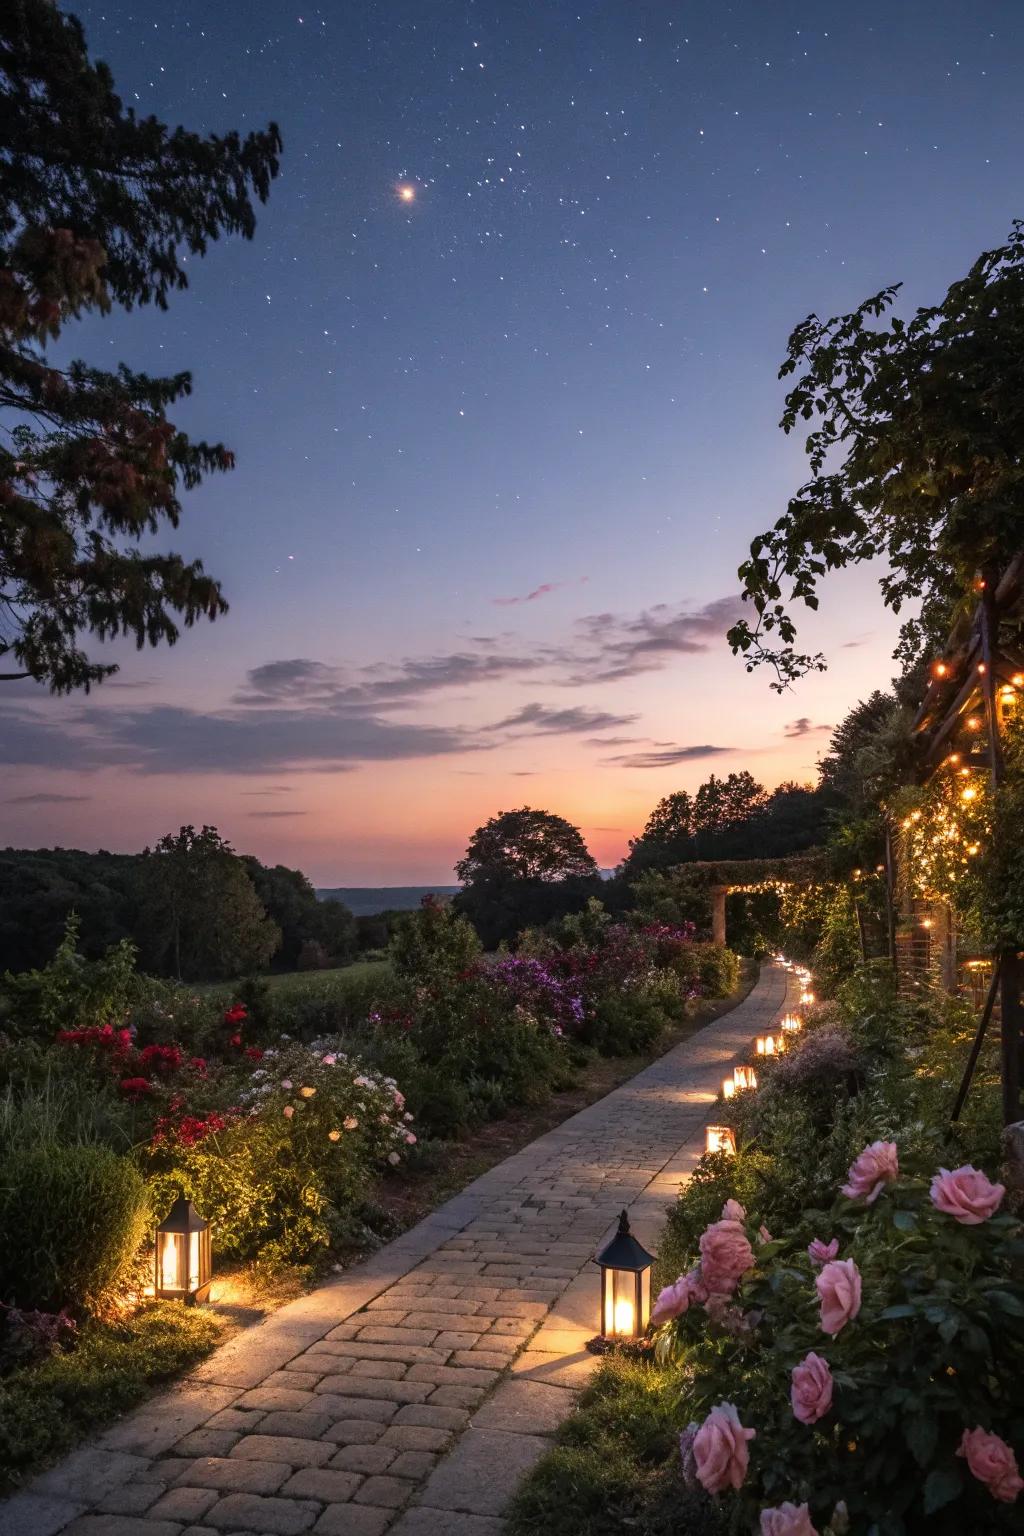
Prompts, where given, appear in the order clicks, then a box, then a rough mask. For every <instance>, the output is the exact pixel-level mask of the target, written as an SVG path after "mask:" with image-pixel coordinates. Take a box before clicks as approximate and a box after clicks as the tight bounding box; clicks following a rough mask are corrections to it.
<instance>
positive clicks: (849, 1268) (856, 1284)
mask: <svg viewBox="0 0 1024 1536" xmlns="http://www.w3.org/2000/svg"><path fill="white" fill-rule="evenodd" d="M814 1285H815V1289H816V1290H817V1292H818V1296H819V1298H820V1300H821V1326H822V1328H823V1329H824V1331H825V1332H826V1333H829V1334H831V1335H832V1337H833V1338H835V1336H836V1334H837V1333H839V1331H840V1329H842V1328H845V1327H846V1324H847V1323H849V1322H852V1321H853V1319H854V1318H855V1317H856V1316H857V1313H858V1312H859V1311H860V1299H861V1297H860V1291H861V1284H860V1270H859V1269H858V1268H857V1266H856V1264H855V1263H854V1261H853V1260H852V1259H833V1260H832V1262H831V1263H830V1264H826V1265H825V1267H824V1269H823V1270H822V1271H821V1274H820V1275H819V1276H818V1278H817V1280H815V1282H814Z"/></svg>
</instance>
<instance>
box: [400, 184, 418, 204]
mask: <svg viewBox="0 0 1024 1536" xmlns="http://www.w3.org/2000/svg"><path fill="white" fill-rule="evenodd" d="M398 198H399V202H402V203H414V202H415V201H416V188H415V187H412V186H410V185H409V183H408V182H403V184H402V185H401V186H400V187H399V189H398Z"/></svg>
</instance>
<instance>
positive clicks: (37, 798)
mask: <svg viewBox="0 0 1024 1536" xmlns="http://www.w3.org/2000/svg"><path fill="white" fill-rule="evenodd" d="M91 799H92V796H91V795H48V794H38V795H12V796H11V798H10V799H9V800H7V801H5V802H4V803H5V804H6V805H80V804H81V803H82V801H83V800H91Z"/></svg>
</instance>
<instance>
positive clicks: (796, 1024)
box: [782, 1013, 804, 1035]
mask: <svg viewBox="0 0 1024 1536" xmlns="http://www.w3.org/2000/svg"><path fill="white" fill-rule="evenodd" d="M803 1027H804V1021H803V1019H802V1018H801V1017H800V1015H799V1014H798V1013H787V1014H785V1015H784V1016H783V1019H782V1028H783V1029H784V1030H785V1031H786V1032H787V1034H791V1035H795V1034H797V1033H798V1032H799V1031H800V1030H801V1029H803Z"/></svg>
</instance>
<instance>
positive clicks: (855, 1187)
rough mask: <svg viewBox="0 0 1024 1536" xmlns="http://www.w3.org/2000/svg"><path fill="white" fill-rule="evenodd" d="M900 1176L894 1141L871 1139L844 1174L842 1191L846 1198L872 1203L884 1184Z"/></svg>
mask: <svg viewBox="0 0 1024 1536" xmlns="http://www.w3.org/2000/svg"><path fill="white" fill-rule="evenodd" d="M899 1176H900V1165H899V1160H898V1158H897V1156H896V1143H895V1142H894V1141H873V1142H872V1143H871V1145H870V1146H867V1147H865V1148H864V1151H863V1152H862V1153H861V1154H860V1156H859V1157H858V1158H857V1160H856V1162H855V1163H854V1164H853V1167H852V1168H851V1169H850V1171H849V1173H848V1174H847V1175H846V1178H847V1182H846V1183H845V1184H844V1185H843V1189H842V1192H843V1194H844V1195H845V1196H846V1198H847V1199H848V1200H866V1201H867V1203H868V1205H873V1204H874V1202H875V1201H876V1200H877V1199H878V1197H879V1195H880V1194H881V1193H882V1190H883V1189H884V1187H885V1185H886V1184H888V1183H890V1182H891V1181H892V1180H893V1179H898V1178H899Z"/></svg>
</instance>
